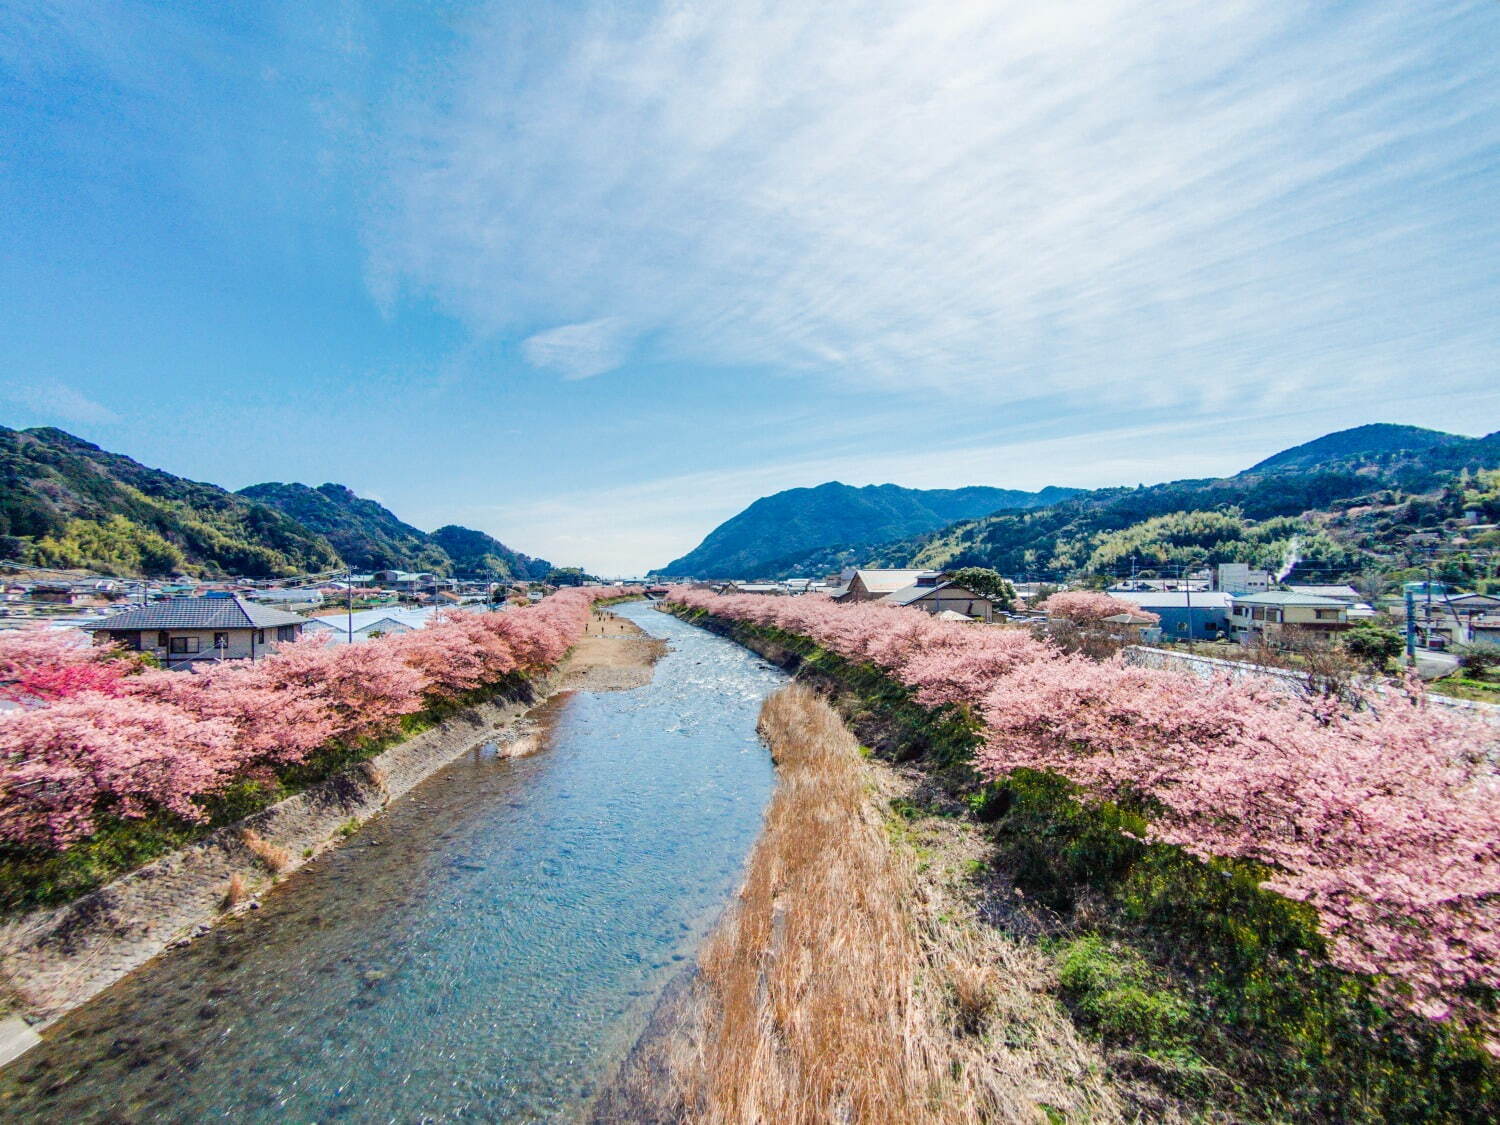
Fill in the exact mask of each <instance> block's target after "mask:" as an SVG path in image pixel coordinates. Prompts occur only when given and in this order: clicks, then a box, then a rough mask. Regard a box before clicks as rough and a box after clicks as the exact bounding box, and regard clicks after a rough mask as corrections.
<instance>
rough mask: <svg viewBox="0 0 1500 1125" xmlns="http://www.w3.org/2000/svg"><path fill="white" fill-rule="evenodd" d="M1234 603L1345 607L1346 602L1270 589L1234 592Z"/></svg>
mask: <svg viewBox="0 0 1500 1125" xmlns="http://www.w3.org/2000/svg"><path fill="white" fill-rule="evenodd" d="M1234 600H1235V602H1236V603H1239V602H1249V603H1250V604H1252V605H1309V606H1327V607H1329V608H1330V609H1332V608H1333V607H1334V606H1338V607H1340V608H1343V607H1346V606H1347V605H1348V604H1349V603H1348V602H1341V601H1339V600H1338V599H1337V598H1320V597H1316V596H1314V595H1313V594H1293V593H1291V592H1290V591H1287V590H1272V591H1271V592H1270V593H1266V594H1235V595H1234Z"/></svg>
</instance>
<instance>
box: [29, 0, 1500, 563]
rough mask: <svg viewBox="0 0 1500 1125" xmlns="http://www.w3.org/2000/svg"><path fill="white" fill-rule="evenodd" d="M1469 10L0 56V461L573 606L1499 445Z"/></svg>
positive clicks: (147, 37) (1137, 8)
mask: <svg viewBox="0 0 1500 1125" xmlns="http://www.w3.org/2000/svg"><path fill="white" fill-rule="evenodd" d="M1497 44H1500V5H1497V4H1495V3H1493V0H1468V2H1466V0H1456V2H1453V3H1445V4H1410V3H1408V4H1388V3H1374V2H1371V3H1363V2H1345V0H1329V2H1326V3H1319V4H1308V3H1306V2H1289V0H1255V2H1254V3H1250V2H1241V0H1220V2H1218V3H1215V4H1202V3H1198V2H1192V3H1190V2H1187V0H1079V2H1077V3H1070V4H1037V3H1035V2H1034V0H990V2H987V3H966V2H963V0H949V2H945V3H943V4H931V3H917V2H893V0H825V2H822V3H818V4H807V3H805V2H804V0H786V2H783V0H758V2H741V0H716V2H714V3H701V4H700V3H692V2H687V0H668V2H665V3H660V4H654V3H634V4H633V3H628V2H620V0H614V2H608V3H597V4H592V3H566V2H557V3H548V4H521V3H515V2H513V0H512V2H509V3H504V2H502V3H483V2H478V0H471V2H452V3H443V2H432V3H425V4H420V5H417V4H408V3H395V2H391V3H360V4H355V3H347V4H345V3H319V2H317V0H297V2H295V3H277V2H275V0H267V2H263V3H257V4H249V5H238V4H235V5H231V4H222V3H218V2H216V0H205V2H202V3H167V2H162V0H157V2H152V3H130V2H121V0H91V2H90V3H88V4H79V3H59V4H52V3H35V2H32V0H10V2H9V3H7V4H6V5H5V6H4V7H3V9H0V424H4V425H9V426H34V425H55V426H60V427H62V428H64V429H67V430H69V431H70V432H72V433H75V434H78V435H79V436H81V437H84V438H87V439H88V440H90V441H94V442H96V443H98V444H99V445H101V446H103V447H105V448H106V449H111V450H115V451H118V452H121V453H126V454H129V455H130V456H133V457H135V458H137V459H138V460H141V461H143V462H145V463H147V464H150V465H153V466H157V467H160V468H164V469H167V470H169V471H171V472H174V473H178V474H180V475H184V476H189V477H193V478H195V479H200V480H209V481H213V482H215V483H218V484H223V485H225V486H227V487H231V488H239V487H242V486H244V485H247V484H251V483H255V482H258V481H263V480H300V481H303V482H305V483H309V484H319V483H322V482H324V481H330V480H331V481H338V482H341V483H344V484H347V485H349V486H350V487H351V488H353V489H355V491H357V492H359V493H360V494H361V495H365V496H370V497H372V498H375V499H377V500H380V501H381V502H383V503H385V504H387V505H388V506H389V507H391V508H392V509H393V510H394V511H395V512H396V513H397V514H398V515H399V516H401V517H402V518H403V519H405V520H407V521H408V522H410V523H413V524H415V525H417V526H418V527H422V528H425V529H428V530H431V529H433V528H435V527H437V526H439V525H441V524H446V523H461V524H464V525H467V526H471V527H477V528H480V529H482V530H484V531H487V532H490V533H491V534H493V535H496V536H497V537H498V538H500V539H502V540H503V541H505V542H506V543H507V544H509V545H511V546H513V547H515V548H517V549H520V550H523V551H526V552H527V553H530V554H533V555H543V556H545V557H547V558H550V559H552V560H553V561H555V562H558V563H562V564H581V565H584V566H586V567H588V568H589V569H590V570H592V571H595V572H596V573H602V574H607V575H628V574H635V573H640V572H642V571H644V570H645V569H647V568H649V567H652V566H660V565H662V564H664V563H666V562H667V561H669V560H670V559H672V558H674V557H676V556H678V555H680V554H683V553H685V552H686V551H687V550H689V549H690V548H692V547H693V546H694V545H695V544H696V543H697V542H698V541H699V540H700V539H701V538H702V537H703V535H704V534H705V533H707V532H708V530H709V529H710V528H712V527H713V526H714V525H715V524H717V523H719V522H720V521H722V520H723V519H725V518H727V517H729V516H730V515H732V514H734V513H735V512H736V511H738V510H739V509H740V508H742V507H743V506H744V505H745V504H747V503H748V502H750V501H751V500H753V499H755V498H756V497H758V496H762V495H765V494H768V493H770V492H774V491H776V490H778V489H782V488H790V487H797V486H801V485H815V484H818V483H821V482H822V481H825V480H834V479H837V480H842V481H845V482H848V483H851V484H870V483H884V482H887V481H890V482H894V483H897V484H903V485H908V486H913V487H956V486H960V485H966V484H988V485H996V486H1003V487H1011V488H1040V487H1042V486H1044V485H1048V484H1056V485H1073V486H1082V487H1090V486H1104V485H1113V484H1135V483H1151V482H1155V481H1161V480H1170V479H1175V478H1180V477H1185V476H1208V475H1221V474H1227V473H1232V472H1235V471H1237V470H1239V469H1242V468H1245V467H1246V466H1248V465H1250V464H1252V463H1254V462H1255V461H1258V460H1260V459H1261V458H1262V457H1264V456H1266V455H1268V454H1270V453H1272V452H1274V451H1276V450H1278V449H1281V448H1284V447H1286V446H1289V445H1293V444H1296V443H1298V442H1301V441H1305V440H1308V439H1310V438H1313V437H1316V436H1318V435H1320V434H1323V433H1326V432H1329V431H1332V430H1336V429H1342V428H1345V427H1347V426H1354V425H1360V424H1363V423H1367V422H1376V421H1390V422H1406V423H1414V424H1418V425H1425V426H1432V427H1435V428H1439V429H1447V430H1452V431H1455V432H1460V433H1468V434H1481V433H1485V432H1488V431H1491V430H1495V429H1497V428H1500V379H1497V378H1496V373H1495V369H1496V359H1497V356H1500V257H1497V253H1496V247H1500V208H1497V207H1496V206H1495V201H1496V200H1497V199H1500V108H1497V107H1500V67H1496V66H1495V65H1494V55H1495V48H1496V46H1497Z"/></svg>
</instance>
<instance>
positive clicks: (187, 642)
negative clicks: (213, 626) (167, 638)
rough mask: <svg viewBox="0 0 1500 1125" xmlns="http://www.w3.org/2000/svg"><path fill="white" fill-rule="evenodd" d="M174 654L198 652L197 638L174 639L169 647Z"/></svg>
mask: <svg viewBox="0 0 1500 1125" xmlns="http://www.w3.org/2000/svg"><path fill="white" fill-rule="evenodd" d="M169 647H170V649H171V651H172V652H174V653H184V654H185V653H193V652H197V651H198V638H197V637H173V638H172V643H171V645H170V646H169Z"/></svg>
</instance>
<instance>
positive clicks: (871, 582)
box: [854, 570, 932, 594]
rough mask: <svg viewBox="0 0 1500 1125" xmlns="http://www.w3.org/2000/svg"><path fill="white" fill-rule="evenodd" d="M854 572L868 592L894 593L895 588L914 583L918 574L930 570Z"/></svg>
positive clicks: (902, 587) (929, 572)
mask: <svg viewBox="0 0 1500 1125" xmlns="http://www.w3.org/2000/svg"><path fill="white" fill-rule="evenodd" d="M854 573H855V574H857V575H859V580H860V581H861V582H863V583H864V586H865V589H866V590H868V591H870V593H872V594H875V593H886V594H894V593H895V592H896V591H897V590H904V589H905V588H906V587H908V586H913V585H915V584H916V581H917V578H918V577H919V576H920V575H923V574H931V573H932V571H930V570H856V571H855V572H854ZM929 589H930V587H929Z"/></svg>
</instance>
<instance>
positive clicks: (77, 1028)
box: [0, 604, 784, 1122]
mask: <svg viewBox="0 0 1500 1125" xmlns="http://www.w3.org/2000/svg"><path fill="white" fill-rule="evenodd" d="M616 612H617V613H620V614H621V615H622V616H625V617H628V618H630V619H631V620H633V621H635V622H637V623H638V624H639V625H640V626H641V627H642V628H643V629H644V630H646V631H647V632H648V633H650V634H651V635H652V636H657V637H663V638H665V639H667V640H668V641H669V642H670V644H671V651H670V652H668V654H667V655H666V656H665V657H664V658H663V659H662V660H661V661H660V663H659V664H658V665H657V668H656V675H655V678H654V679H653V681H652V683H651V684H650V685H649V686H646V687H642V688H637V689H635V690H632V691H625V692H604V693H568V694H565V695H562V696H558V697H556V698H554V699H553V700H552V701H551V702H550V703H548V704H547V705H546V707H545V708H543V709H542V711H541V712H540V713H539V718H540V719H541V720H542V722H541V728H542V742H543V745H542V748H541V750H540V751H539V752H538V753H536V754H534V755H532V756H530V757H526V758H520V759H503V758H497V757H496V756H495V755H494V753H493V752H492V751H491V750H485V751H480V752H476V753H473V754H470V755H467V756H465V757H464V758H462V759H460V760H459V761H456V762H454V763H452V764H451V765H450V766H448V767H446V768H444V769H443V770H441V771H440V772H439V773H437V774H435V775H434V776H433V777H432V778H430V779H429V780H428V781H426V782H424V783H423V784H422V785H421V786H419V787H418V788H417V789H415V790H413V791H412V792H411V793H410V794H408V795H407V796H406V797H405V798H403V799H401V800H399V801H397V802H395V803H393V804H392V806H391V807H390V808H389V809H388V810H387V811H386V812H385V813H383V814H382V815H381V816H379V817H377V818H376V819H375V820H373V821H371V822H370V823H369V824H368V825H367V826H366V827H365V828H364V829H363V830H362V831H361V832H360V833H359V834H358V835H357V836H355V837H353V838H352V839H351V840H350V841H349V842H348V843H347V844H346V845H345V846H344V847H342V848H337V849H334V850H332V851H330V852H328V853H326V854H325V855H324V856H323V857H320V858H319V859H318V860H317V861H315V862H313V863H311V864H309V865H308V866H307V867H305V868H303V869H302V870H301V871H299V872H298V873H296V874H295V875H293V876H291V877H290V878H289V879H288V880H287V881H286V882H285V883H284V884H283V885H282V886H280V887H279V888H277V889H276V890H275V891H274V892H272V893H271V894H270V895H268V896H267V897H266V899H265V902H264V906H263V908H262V909H261V910H259V911H255V912H251V913H248V914H245V915H243V916H241V917H238V918H236V919H234V920H231V921H229V922H227V923H226V924H224V925H222V926H220V927H219V928H218V929H216V930H214V931H213V932H212V933H211V934H209V935H208V936H206V937H204V938H201V939H199V940H198V941H196V942H194V943H193V944H191V945H189V946H185V947H183V948H180V949H177V950H172V951H169V952H167V953H165V954H163V955H162V956H160V957H158V958H157V959H156V960H154V961H153V962H151V963H150V964H148V965H147V966H145V967H144V968H143V969H141V970H139V971H138V972H136V973H134V974H133V975H131V976H130V977H128V978H126V979H125V980H123V981H121V982H120V983H118V984H117V985H115V986H114V987H113V988H111V989H110V990H108V991H107V992H105V993H104V994H102V995H101V996H100V997H98V998H97V999H95V1000H94V1001H92V1002H91V1003H89V1004H87V1005H85V1006H84V1007H82V1008H80V1009H79V1010H78V1011H76V1012H74V1013H73V1014H72V1015H70V1016H68V1017H66V1018H65V1019H63V1020H62V1021H60V1022H59V1023H58V1024H57V1025H55V1026H54V1027H53V1028H52V1029H51V1030H50V1031H49V1032H48V1034H47V1037H46V1042H45V1043H43V1044H42V1045H41V1046H39V1047H37V1048H35V1049H33V1050H32V1051H31V1052H30V1053H29V1054H27V1055H25V1056H24V1057H22V1058H21V1059H19V1060H18V1061H17V1062H15V1063H14V1064H12V1065H11V1066H10V1067H9V1068H7V1070H5V1071H4V1072H3V1073H0V1116H3V1117H4V1118H5V1119H6V1120H24V1121H31V1120H36V1121H41V1120H45V1121H53V1122H55V1121H80V1120H91V1119H105V1120H111V1121H114V1120H125V1121H195V1122H196V1121H205V1120H213V1119H224V1120H232V1121H236V1122H239V1121H275V1122H292V1121H295V1122H312V1121H318V1122H328V1121H337V1120H347V1121H360V1122H365V1121H403V1122H404V1121H445V1120H478V1121H489V1120H505V1121H537V1120H559V1119H562V1120H568V1119H574V1118H577V1117H579V1116H580V1115H582V1114H583V1113H584V1112H586V1110H587V1106H588V1104H589V1102H590V1100H591V1099H592V1097H593V1096H594V1095H595V1094H596V1093H597V1092H598V1090H599V1088H600V1086H601V1084H602V1083H603V1082H605V1081H606V1080H607V1079H608V1077H609V1074H610V1072H611V1071H612V1070H613V1068H614V1067H615V1065H616V1064H617V1063H618V1061H619V1060H620V1058H621V1057H622V1056H623V1055H624V1053H625V1052H626V1051H627V1050H628V1048H629V1046H630V1044H631V1043H632V1042H633V1041H634V1039H635V1038H636V1036H637V1035H638V1034H639V1032H640V1031H641V1029H642V1028H643V1027H644V1025H645V1022H646V1019H647V1017H648V1016H649V1014H650V1009H651V1007H652V1005H653V1004H654V1002H655V999H656V997H657V996H658V994H659V993H660V991H661V989H662V988H663V986H664V985H665V984H666V982H667V981H668V980H669V979H670V977H671V976H672V974H673V973H674V971H676V970H677V969H678V968H680V966H681V964H682V962H683V961H684V960H686V959H689V958H690V957H691V956H692V955H693V952H694V950H695V948H696V946H697V944H698V942H699V941H700V940H701V938H702V937H703V935H704V934H705V932H706V931H707V929H708V927H709V926H710V925H711V923H712V921H713V919H714V918H715V916H716V915H717V914H718V912H719V910H720V909H721V908H722V906H723V905H724V903H725V902H726V901H727V899H728V897H729V896H730V894H731V893H732V892H733V889H734V887H735V884H736V882H737V880H738V878H739V875H740V872H741V869H742V865H743V862H744V860H745V857H746V855H747V854H748V852H749V849H750V846H751V844H752V843H753V841H754V838H755V836H756V834H757V832H758V830H759V827H760V820H761V814H762V811H763V808H764V806H765V803H766V800H767V798H768V797H769V795H770V791H771V787H772V784H773V774H772V767H771V763H770V760H769V756H768V755H767V753H766V751H765V748H764V746H763V745H762V744H761V743H760V741H759V739H758V738H757V736H756V733H755V719H756V714H757V712H758V710H759V707H760V703H761V700H762V699H764V697H765V696H766V695H767V694H769V693H770V692H771V691H772V690H774V689H775V688H776V687H777V686H778V685H779V684H780V683H781V682H782V681H783V678H784V677H783V675H782V674H781V673H780V672H779V671H777V670H776V669H774V668H772V667H771V666H770V665H768V664H766V663H765V662H764V661H762V660H760V659H759V658H757V657H755V656H753V655H752V654H750V653H748V652H746V651H745V650H743V649H741V648H739V647H738V646H736V645H734V644H732V643H730V642H728V641H726V640H723V639H722V638H719V637H716V636H714V635H712V634H710V633H707V632H705V631H703V630H700V629H696V628H693V627H692V626H689V625H686V624H684V623H682V622H680V621H678V620H677V619H675V618H673V617H669V616H667V615H665V614H661V613H657V612H656V611H654V610H653V609H651V608H650V607H649V606H646V605H644V604H631V605H625V606H622V607H619V608H618V609H617V610H616Z"/></svg>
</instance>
